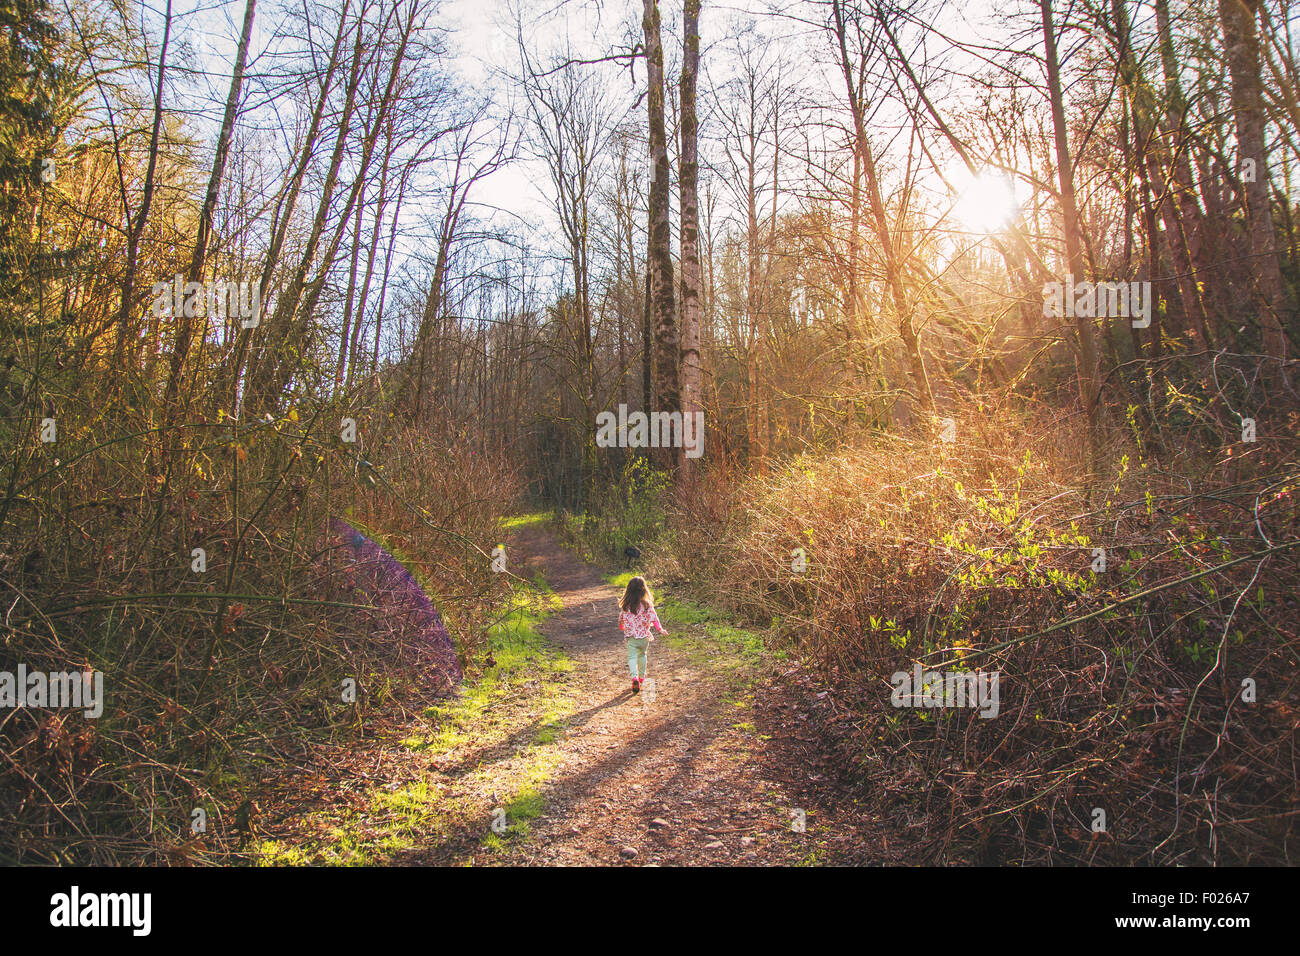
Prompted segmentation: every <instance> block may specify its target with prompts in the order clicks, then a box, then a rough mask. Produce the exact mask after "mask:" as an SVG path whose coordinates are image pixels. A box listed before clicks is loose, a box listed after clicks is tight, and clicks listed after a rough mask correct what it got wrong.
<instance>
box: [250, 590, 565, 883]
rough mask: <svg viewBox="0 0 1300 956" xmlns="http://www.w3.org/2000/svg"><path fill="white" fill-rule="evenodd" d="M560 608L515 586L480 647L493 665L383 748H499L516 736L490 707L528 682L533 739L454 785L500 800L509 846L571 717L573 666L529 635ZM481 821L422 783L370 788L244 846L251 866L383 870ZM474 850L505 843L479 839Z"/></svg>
mask: <svg viewBox="0 0 1300 956" xmlns="http://www.w3.org/2000/svg"><path fill="white" fill-rule="evenodd" d="M560 607H562V602H561V601H560V598H559V597H558V596H557V595H556V594H555V593H554V592H553V591H552V590H551V589H550V588H549V587H547V586H546V585H545V583H544V582H542V583H540V584H539V585H538V586H536V587H533V588H526V587H520V588H518V589H517V590H516V591H515V593H514V594H513V595H512V597H511V600H510V603H509V604H508V606H507V607H506V608H505V609H504V611H503V613H502V615H501V617H500V618H499V619H498V621H497V622H496V623H495V624H494V625H492V626H491V627H490V628H489V630H488V632H487V641H486V644H487V649H488V651H489V652H490V653H491V655H492V657H493V658H494V659H495V660H496V666H495V667H491V668H487V669H486V670H484V671H483V672H482V673H481V674H479V675H478V676H476V677H474V678H472V679H470V680H467V681H465V682H464V683H463V684H462V685H461V687H460V692H459V694H458V695H457V696H455V697H452V698H449V699H448V700H446V701H443V702H441V703H439V704H436V705H434V706H432V707H428V708H426V709H425V710H424V711H423V713H422V725H416V726H414V727H410V728H407V729H406V731H405V732H404V734H403V736H401V737H397V738H394V739H393V741H392V742H393V743H396V744H397V745H399V746H401V747H403V748H404V749H405V750H407V751H409V752H410V754H411V758H412V759H413V760H415V761H417V762H419V763H421V764H423V765H425V766H427V765H429V764H432V763H434V762H436V761H437V759H438V758H440V757H446V756H448V755H450V754H452V753H453V752H454V751H455V750H456V749H457V748H460V747H466V746H474V747H487V746H492V745H493V744H499V743H500V742H502V741H503V740H505V739H508V738H509V737H510V736H511V734H512V733H514V732H516V731H517V730H518V728H517V727H513V726H511V724H510V720H509V716H510V714H509V710H508V708H503V707H498V706H497V705H498V704H502V703H503V702H504V701H503V699H504V698H507V697H511V696H514V695H516V694H517V693H518V692H519V691H520V690H521V689H522V688H523V687H524V685H525V684H528V683H529V682H530V681H535V682H536V685H535V692H534V693H533V694H532V695H530V697H529V698H528V703H529V706H530V707H533V708H536V709H539V710H540V716H539V718H538V720H539V723H538V730H537V732H536V734H535V738H534V741H533V742H532V743H531V744H529V745H527V746H525V747H524V748H523V749H522V750H521V751H520V752H519V753H517V754H516V755H515V756H514V758H513V759H511V760H509V761H507V762H506V763H508V766H501V767H498V766H497V765H496V764H494V763H492V762H490V761H488V762H484V763H483V764H482V765H480V766H478V767H475V768H473V769H471V770H468V771H467V772H466V774H465V776H464V778H462V782H464V783H465V784H468V786H466V787H464V788H463V789H465V790H466V791H467V792H471V793H472V792H479V793H482V792H495V793H498V794H503V795H505V796H506V797H507V798H508V800H507V802H506V803H505V805H504V809H505V812H506V819H507V820H508V821H509V827H508V828H507V830H506V831H505V834H504V836H505V837H507V838H508V839H510V840H519V839H524V838H526V837H527V835H528V828H529V827H528V822H529V821H530V820H532V819H534V818H535V817H537V816H539V815H540V814H541V813H542V811H543V809H544V808H545V800H544V798H543V797H542V788H543V787H544V786H545V784H546V783H547V781H548V780H549V779H550V777H551V773H552V771H553V769H554V767H555V765H556V764H558V763H559V759H560V757H559V754H558V752H557V749H556V748H555V747H553V746H551V745H553V744H554V743H555V742H556V741H558V740H559V739H560V737H561V735H562V728H563V722H564V719H565V718H566V717H567V716H568V715H569V714H570V713H572V710H573V705H574V699H573V697H572V695H571V693H570V691H569V689H568V686H567V684H566V682H565V681H564V680H563V679H562V678H563V677H564V676H565V675H567V674H569V673H570V672H572V670H573V667H574V665H573V662H572V660H570V659H569V658H568V657H567V655H565V654H564V653H563V652H562V651H560V650H559V648H557V647H556V646H555V645H553V644H551V643H550V642H549V641H547V640H546V638H545V637H543V636H542V634H541V633H540V631H539V625H540V624H541V623H542V622H543V621H544V620H546V618H547V617H548V616H550V614H552V613H553V612H554V611H556V610H558V609H559V608H560ZM482 813H483V808H482V807H481V806H479V805H477V804H476V802H475V801H474V800H472V799H470V798H469V797H465V796H460V797H453V796H450V795H448V794H447V793H446V792H445V791H444V789H443V788H442V787H440V786H439V785H438V784H437V783H435V782H433V780H432V779H431V778H428V777H424V778H420V779H416V780H414V781H412V782H409V783H406V784H404V785H402V786H400V787H397V788H393V789H384V788H379V787H376V788H374V789H372V790H371V791H370V792H369V794H368V795H367V797H366V803H365V805H364V806H362V807H361V808H358V809H352V810H348V811H344V812H343V813H341V814H340V815H338V816H336V817H334V818H332V819H330V818H327V817H325V816H324V815H323V814H309V815H308V816H307V817H304V819H303V821H302V837H303V838H302V839H301V840H300V841H298V842H295V843H289V842H286V841H282V840H267V841H264V842H262V843H260V844H258V845H256V846H255V847H254V849H253V851H252V856H253V860H254V862H256V863H257V864H259V865H286V866H294V865H306V864H322V863H323V864H327V865H343V866H347V865H368V864H375V863H384V862H386V861H387V860H390V859H392V857H393V856H394V855H395V854H397V853H400V852H401V851H403V850H406V849H410V848H411V847H413V846H415V845H416V844H417V842H424V843H429V842H436V841H437V840H438V839H439V838H440V837H442V836H444V835H446V834H448V833H450V832H451V830H452V829H453V827H455V826H456V825H458V824H460V825H462V826H463V825H466V821H472V820H473V819H474V818H475V816H476V815H480V814H482ZM486 822H487V821H485V823H486ZM484 845H485V846H488V847H489V848H493V846H494V845H499V847H500V848H504V846H505V845H506V844H505V843H504V842H503V841H502V839H501V837H500V836H499V835H498V834H496V833H492V832H490V831H489V833H488V836H487V838H486V839H485V841H484Z"/></svg>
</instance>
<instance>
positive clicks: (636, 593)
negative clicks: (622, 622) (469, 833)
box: [618, 575, 655, 614]
mask: <svg viewBox="0 0 1300 956" xmlns="http://www.w3.org/2000/svg"><path fill="white" fill-rule="evenodd" d="M643 604H644V605H645V606H646V607H650V608H652V607H654V606H655V599H654V595H653V594H651V593H650V589H649V588H648V587H646V583H645V578H643V577H641V576H640V575H638V576H637V577H634V578H633V579H632V580H631V581H628V582H627V590H626V591H624V592H623V600H621V601H619V602H618V606H619V607H620V608H622V609H623V610H624V611H627V612H628V613H629V614H635V613H636V612H637V611H639V610H641V606H642V605H643Z"/></svg>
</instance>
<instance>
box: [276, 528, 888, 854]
mask: <svg viewBox="0 0 1300 956" xmlns="http://www.w3.org/2000/svg"><path fill="white" fill-rule="evenodd" d="M508 550H509V553H510V555H511V570H512V572H513V573H515V574H517V575H518V576H520V577H523V578H530V577H533V576H534V575H536V574H537V573H538V572H540V574H541V575H542V576H544V578H545V580H546V582H547V584H548V585H549V586H550V588H551V589H553V591H554V593H555V596H556V598H558V601H557V602H555V603H556V605H557V607H556V609H555V611H554V613H552V614H551V615H550V616H548V617H547V618H546V619H545V620H544V621H543V622H542V623H541V625H540V627H539V628H538V631H539V632H540V634H541V636H542V637H543V638H544V640H545V642H546V643H548V644H549V645H551V646H552V647H553V649H554V651H555V652H557V654H558V656H559V657H560V658H561V660H562V661H563V662H564V666H563V667H561V668H557V669H554V670H550V671H540V672H537V673H535V674H530V673H529V672H528V668H526V667H525V668H519V670H520V671H521V673H519V675H518V683H517V684H516V685H513V686H514V688H515V689H513V690H511V691H510V692H509V693H501V694H500V695H499V696H497V697H494V698H493V699H491V700H490V701H488V702H486V703H485V704H484V705H483V706H482V707H481V708H480V709H479V710H478V711H477V712H475V713H473V714H471V715H470V716H468V717H466V716H464V715H462V716H461V717H460V718H459V720H458V725H459V726H458V727H457V732H456V733H455V735H454V743H453V744H452V745H451V746H447V747H443V746H436V747H429V748H425V747H422V746H417V747H415V748H411V747H410V732H411V728H407V729H406V732H405V736H406V741H405V742H406V744H407V746H406V747H400V746H397V747H395V746H394V745H393V740H391V739H390V741H389V742H387V743H382V744H380V743H376V744H374V745H372V746H375V747H376V749H377V750H378V753H377V754H375V755H374V758H373V759H371V758H370V757H368V756H363V757H358V756H357V755H355V754H354V753H349V754H348V755H347V757H348V758H349V759H348V760H347V762H348V763H351V764H353V765H354V766H361V765H364V766H366V768H367V770H366V772H365V773H364V774H363V776H365V777H366V778H367V781H368V782H374V783H376V784H377V786H375V787H374V789H373V790H372V791H371V793H370V794H369V795H365V796H363V795H361V794H359V793H358V790H357V784H358V781H357V780H356V779H355V777H356V776H357V774H356V773H355V771H354V772H352V773H345V774H342V775H340V774H339V773H338V772H337V771H338V765H337V764H336V765H335V767H334V772H332V773H330V774H329V776H331V777H332V778H333V779H332V780H331V781H329V783H328V784H326V783H325V781H323V780H322V781H320V783H321V784H324V785H323V786H318V787H316V788H315V790H316V793H317V795H318V796H324V797H325V801H324V802H325V804H326V805H327V807H328V806H329V805H331V804H332V805H333V806H332V809H328V808H327V809H326V810H325V811H324V812H323V813H322V811H320V810H314V811H312V812H311V813H309V814H307V815H306V816H300V815H299V813H295V814H293V815H294V816H295V817H298V818H299V819H298V821H297V823H296V825H295V826H294V827H293V830H294V831H295V833H296V835H294V836H290V835H289V833H288V832H287V831H285V830H281V832H280V833H279V834H276V835H275V840H276V847H275V849H274V852H272V853H271V854H270V857H271V858H270V859H267V862H309V863H316V862H342V863H348V862H363V863H369V862H374V863H388V864H405V865H417V866H419V865H505V866H510V865H560V866H564V865H580V866H597V865H647V864H650V865H742V866H766V865H792V864H803V865H823V864H836V863H863V862H875V861H879V860H880V859H881V858H882V854H881V851H880V849H879V845H880V843H881V841H880V840H879V839H878V836H877V828H876V827H875V826H874V825H873V824H872V823H871V821H869V820H866V819H863V817H865V814H863V813H861V812H860V811H858V810H856V808H854V807H853V806H852V805H851V800H850V799H849V798H848V797H847V796H846V795H844V794H843V793H841V792H840V791H834V790H833V788H830V789H829V790H828V787H827V783H826V781H825V778H824V777H823V776H822V775H821V774H819V773H817V772H815V771H816V770H818V769H819V766H818V765H817V762H816V761H814V760H812V759H810V758H809V755H808V753H807V751H806V750H805V749H804V748H807V747H809V746H810V741H809V740H808V739H807V738H806V736H805V737H804V739H802V740H801V739H800V732H801V731H803V733H804V734H805V735H806V734H807V730H806V728H807V727H808V726H810V724H807V723H805V721H807V720H808V715H807V714H806V713H804V714H802V715H801V714H800V709H801V708H800V706H799V705H798V704H796V703H795V702H792V701H791V700H790V699H789V696H788V695H789V692H788V689H787V688H781V689H776V688H769V687H767V686H766V684H767V682H765V681H764V677H765V674H766V670H765V667H766V665H765V664H763V661H764V660H765V658H760V657H757V656H756V651H757V638H756V637H755V636H752V635H747V632H743V631H739V630H737V629H732V628H727V627H725V626H724V627H721V628H718V627H716V626H715V627H714V628H712V629H710V628H706V627H702V626H699V625H698V624H691V623H685V624H682V625H681V626H677V625H675V624H674V623H672V622H671V619H669V620H665V622H664V624H665V627H666V628H667V629H668V632H669V633H668V635H667V636H660V637H657V639H656V640H655V642H654V643H652V644H651V645H650V656H649V671H648V676H649V677H650V678H652V679H653V684H652V683H651V681H649V680H648V681H647V682H646V688H645V689H644V690H643V691H642V693H641V694H639V695H634V694H633V693H632V692H631V680H630V677H629V674H628V669H627V662H626V650H625V645H624V642H623V639H622V636H621V633H620V632H619V631H618V627H617V611H616V607H617V601H618V598H619V596H620V593H621V592H620V590H619V589H618V588H616V587H614V586H613V585H611V584H609V583H607V582H606V581H604V580H603V579H602V578H601V576H600V574H599V573H598V572H597V571H596V569H594V568H593V567H591V566H590V565H588V564H586V563H584V562H583V561H582V560H581V559H580V558H578V557H577V556H576V555H575V554H574V553H572V552H571V551H569V550H567V549H566V548H564V547H563V546H562V545H561V544H560V543H559V541H558V540H557V539H556V538H555V536H554V535H553V534H552V533H551V532H550V531H549V530H546V529H544V528H543V527H540V526H530V527H525V528H522V529H520V530H519V531H518V532H517V533H516V535H515V537H514V538H513V539H512V540H511V541H510V542H509V543H508ZM652 586H653V582H652ZM658 597H659V598H660V602H661V609H662V608H663V606H664V605H663V602H662V598H663V597H664V595H658ZM561 602H562V607H558V605H559V604H560V603H561ZM719 634H721V635H722V638H721V639H720V638H719V637H718V635H719ZM711 635H712V636H711ZM728 635H732V636H733V637H734V635H747V636H746V638H745V639H744V643H743V646H741V645H739V644H737V643H736V641H735V640H734V639H733V640H732V641H731V642H730V643H729V642H728V641H727V640H726V638H727V636H728ZM738 648H739V650H738ZM783 694H784V695H785V696H782V695H783ZM822 696H823V697H824V696H825V695H822ZM762 698H776V699H777V700H778V701H779V702H778V703H777V704H776V706H771V705H770V704H769V705H760V703H759V701H758V699H762ZM822 704H825V701H818V700H816V699H815V695H812V697H811V699H810V701H809V706H818V705H822ZM429 729H430V730H433V731H435V737H436V736H437V733H436V732H437V731H438V730H439V728H438V727H437V725H436V724H435V725H434V726H433V727H431V728H429ZM442 732H443V733H447V731H446V729H445V728H442ZM396 736H397V738H401V737H402V736H404V735H403V734H400V733H399V734H398V735H396ZM431 739H433V738H431ZM444 739H445V738H444ZM372 765H373V766H372ZM384 778H387V780H386V782H385V779H384ZM300 781H301V778H300ZM301 782H303V783H304V784H306V785H305V786H304V787H303V789H305V790H308V791H311V790H312V789H313V787H312V786H311V785H310V783H309V782H308V781H301ZM322 791H327V792H326V793H322ZM345 794H346V795H345ZM828 794H831V795H830V796H829V797H828ZM376 797H377V798H378V799H376ZM317 806H318V807H319V806H320V804H319V803H318V804H317ZM304 809H306V808H300V812H301V810H304ZM494 824H495V826H494ZM312 834H314V836H315V838H316V839H312V838H311V837H312ZM267 835H268V836H270V834H267ZM286 836H287V837H288V839H287V840H286ZM304 836H307V837H308V839H307V840H303V839H301V838H302V837H304ZM321 837H325V841H324V843H322V842H320V838H321ZM312 843H315V844H316V847H315V850H314V851H313V849H312V848H311V846H310V844H312ZM340 846H344V847H347V848H348V849H347V850H346V851H344V852H342V853H340V852H339V847H340ZM291 848H292V849H291ZM286 851H289V852H287V853H286ZM277 858H278V859H277Z"/></svg>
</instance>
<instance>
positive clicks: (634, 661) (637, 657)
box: [627, 637, 650, 677]
mask: <svg viewBox="0 0 1300 956" xmlns="http://www.w3.org/2000/svg"><path fill="white" fill-rule="evenodd" d="M649 643H650V642H649V641H648V640H647V639H646V638H644V637H629V638H628V639H627V669H628V670H629V671H631V672H632V676H633V677H645V652H646V647H647V646H648V645H649Z"/></svg>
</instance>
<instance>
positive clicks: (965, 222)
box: [952, 172, 1020, 233]
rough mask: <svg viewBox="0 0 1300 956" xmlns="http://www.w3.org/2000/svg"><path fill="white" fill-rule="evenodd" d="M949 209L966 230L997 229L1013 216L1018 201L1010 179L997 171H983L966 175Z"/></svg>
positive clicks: (990, 230)
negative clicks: (964, 181)
mask: <svg viewBox="0 0 1300 956" xmlns="http://www.w3.org/2000/svg"><path fill="white" fill-rule="evenodd" d="M952 211H953V215H954V216H955V217H956V219H957V222H958V223H960V225H961V227H962V228H963V229H965V230H966V231H968V232H974V233H988V232H997V231H998V230H999V229H1004V228H1005V227H1006V226H1008V225H1010V224H1011V222H1012V221H1013V220H1014V219H1015V217H1016V214H1017V213H1018V212H1019V211H1020V203H1019V201H1018V200H1017V199H1016V190H1015V187H1014V186H1013V185H1012V183H1011V180H1010V179H1008V178H1007V177H1006V176H1004V175H1003V174H1001V173H991V172H986V173H980V174H979V175H978V176H968V177H967V182H966V184H965V185H964V186H962V187H961V188H960V190H959V192H958V194H957V201H956V203H955V204H954V205H953V210H952Z"/></svg>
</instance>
